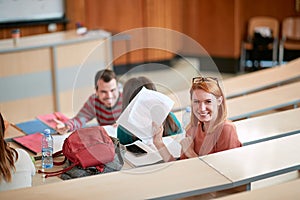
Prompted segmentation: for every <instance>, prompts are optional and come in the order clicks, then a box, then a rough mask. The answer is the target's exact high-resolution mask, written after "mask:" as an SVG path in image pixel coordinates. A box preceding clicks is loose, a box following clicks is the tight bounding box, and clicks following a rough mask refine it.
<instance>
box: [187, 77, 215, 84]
mask: <svg viewBox="0 0 300 200" xmlns="http://www.w3.org/2000/svg"><path fill="white" fill-rule="evenodd" d="M209 81H213V82H215V83H217V84H219V82H218V79H217V78H215V77H202V76H198V77H194V78H193V83H202V82H209Z"/></svg>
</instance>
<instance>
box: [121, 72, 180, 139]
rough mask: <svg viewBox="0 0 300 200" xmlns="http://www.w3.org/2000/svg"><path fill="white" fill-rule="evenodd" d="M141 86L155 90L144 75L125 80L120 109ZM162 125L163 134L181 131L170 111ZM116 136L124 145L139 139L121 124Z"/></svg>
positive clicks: (124, 106) (167, 134)
mask: <svg viewBox="0 0 300 200" xmlns="http://www.w3.org/2000/svg"><path fill="white" fill-rule="evenodd" d="M143 87H145V88H147V89H149V90H154V91H156V87H155V85H154V83H153V82H152V81H151V80H149V79H148V78H146V77H144V76H140V77H137V78H131V79H129V80H128V81H126V83H125V84H124V88H123V104H122V110H125V108H126V107H127V106H128V104H129V103H130V102H131V101H132V99H133V98H134V97H135V96H136V95H137V94H138V93H139V92H140V91H141V89H142V88H143ZM163 127H164V131H163V133H162V135H163V136H170V135H175V134H178V133H182V128H181V125H180V122H179V121H178V119H177V118H176V116H175V115H174V113H172V112H171V113H169V115H168V116H167V118H166V120H165V121H164V123H163ZM117 137H118V138H119V140H120V142H121V144H124V145H125V144H130V143H132V142H134V141H136V140H138V139H139V138H137V137H135V136H134V135H133V134H132V133H130V132H129V131H127V130H126V129H125V128H123V127H122V126H118V129H117Z"/></svg>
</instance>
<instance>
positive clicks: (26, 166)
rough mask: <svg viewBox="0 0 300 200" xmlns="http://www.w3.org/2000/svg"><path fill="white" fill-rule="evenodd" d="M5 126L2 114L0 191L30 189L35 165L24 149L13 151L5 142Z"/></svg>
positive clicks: (0, 118)
mask: <svg viewBox="0 0 300 200" xmlns="http://www.w3.org/2000/svg"><path fill="white" fill-rule="evenodd" d="M4 132H5V125H4V119H3V117H2V115H1V113H0V191H4V190H11V189H17V188H22V187H30V186H31V182H32V176H33V175H34V174H35V167H34V164H33V162H32V160H31V158H30V156H29V154H28V153H27V152H26V151H24V150H23V149H13V148H11V147H9V145H8V144H7V143H6V141H5V140H4Z"/></svg>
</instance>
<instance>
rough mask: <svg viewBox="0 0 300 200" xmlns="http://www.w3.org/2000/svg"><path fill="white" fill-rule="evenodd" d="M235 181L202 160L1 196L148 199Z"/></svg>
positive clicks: (181, 194) (206, 189) (207, 189)
mask: <svg viewBox="0 0 300 200" xmlns="http://www.w3.org/2000/svg"><path fill="white" fill-rule="evenodd" d="M228 186H231V182H230V181H229V180H228V179H226V178H225V177H224V176H222V175H221V174H220V173H218V172H217V171H215V170H214V169H213V168H211V167H209V166H208V165H207V164H205V162H203V161H201V160H199V159H198V158H194V159H187V160H182V161H176V162H171V163H163V164H158V165H152V166H147V167H141V168H135V169H131V170H125V171H120V172H113V173H108V174H102V175H95V176H90V177H86V178H80V179H73V180H69V181H63V182H58V183H55V184H48V185H47V186H45V185H41V186H37V187H31V188H24V189H20V190H13V191H6V192H1V193H0V198H1V199H11V200H12V199H24V200H25V199H30V200H34V199H40V197H41V195H43V194H45V195H46V196H47V199H50V200H51V199H55V200H56V199H94V198H95V197H96V196H99V195H100V196H101V198H103V199H124V197H126V199H147V198H157V197H165V198H174V196H173V195H177V196H176V197H177V198H179V197H185V196H188V195H195V194H201V193H207V192H211V191H215V190H216V189H217V190H218V189H220V190H221V189H224V188H226V187H228Z"/></svg>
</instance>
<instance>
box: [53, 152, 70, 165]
mask: <svg viewBox="0 0 300 200" xmlns="http://www.w3.org/2000/svg"><path fill="white" fill-rule="evenodd" d="M62 153H63V152H62V150H60V151H57V152H55V153H54V154H53V158H56V157H59V156H60V155H62ZM66 161H67V157H66V156H65V159H64V160H63V161H60V162H58V161H53V165H62V164H64V163H65V162H66Z"/></svg>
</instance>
